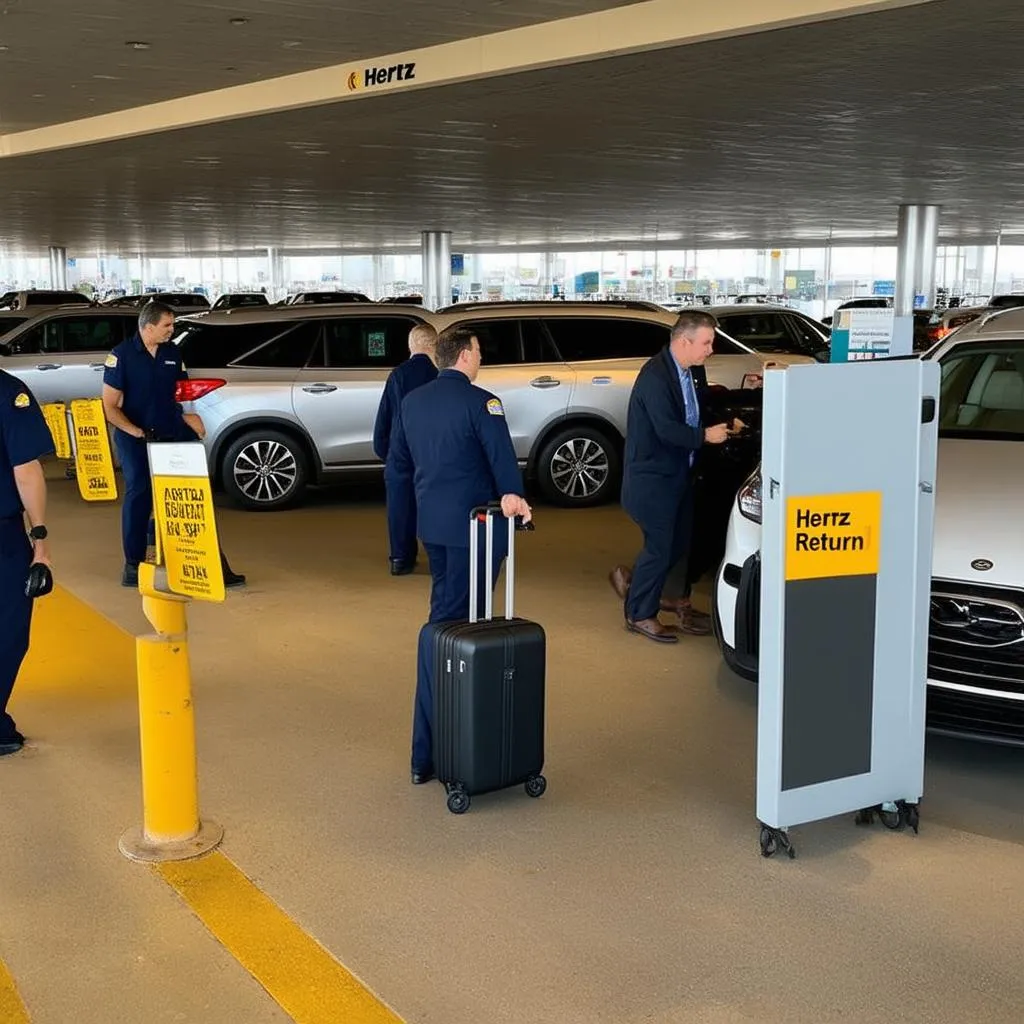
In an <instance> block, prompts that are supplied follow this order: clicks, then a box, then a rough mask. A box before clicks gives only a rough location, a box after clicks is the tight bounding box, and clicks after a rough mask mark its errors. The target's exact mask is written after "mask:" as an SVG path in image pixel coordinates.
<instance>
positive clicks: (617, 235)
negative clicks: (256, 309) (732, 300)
mask: <svg viewBox="0 0 1024 1024" xmlns="http://www.w3.org/2000/svg"><path fill="white" fill-rule="evenodd" d="M51 6H53V7H56V6H58V5H57V4H56V3H54V4H52V5H51ZM135 6H138V7H142V8H143V9H146V8H150V7H151V6H152V5H151V4H149V3H148V0H147V2H146V3H141V4H136V5H130V4H128V3H127V2H126V3H124V4H122V3H119V2H117V0H98V2H94V3H92V4H90V5H89V7H90V16H92V15H93V14H94V13H95V11H97V10H100V11H102V10H115V9H121V10H124V11H128V10H132V9H134V7H135ZM178 6H179V5H176V6H175V18H176V20H177V18H178V13H177V12H178ZM180 6H181V7H182V8H184V7H186V6H194V7H195V8H196V9H197V10H198V8H199V7H200V6H202V7H203V8H204V9H206V8H207V5H205V4H204V5H199V4H194V5H187V4H181V5H180ZM332 6H333V5H331V4H329V3H328V0H323V2H319V0H317V2H314V0H304V2H300V0H296V2H294V3H285V2H276V0H274V2H270V0H268V2H265V3H261V2H259V0H243V3H242V4H241V5H240V6H239V8H238V9H242V8H243V7H244V8H245V9H246V10H247V12H248V13H249V14H250V15H251V16H252V17H253V21H252V23H251V24H252V25H255V23H256V17H255V13H254V12H255V11H257V10H267V11H269V10H271V9H274V8H284V9H291V10H293V11H296V12H303V13H304V15H305V16H306V19H307V20H308V21H309V22H310V23H311V26H312V24H313V23H316V25H317V27H321V31H320V32H318V33H317V35H318V36H322V37H325V38H326V37H328V36H329V35H330V33H328V32H325V31H322V22H318V20H317V19H318V13H317V12H319V14H320V15H322V16H323V17H324V18H327V17H329V14H328V13H327V12H328V10H329V8H331V7H332ZM358 6H360V5H358V4H356V3H352V2H351V0H350V2H349V3H347V4H345V5H344V7H345V9H346V10H347V11H349V12H350V13H349V15H348V17H349V18H350V19H351V20H353V21H358V19H356V18H355V17H354V15H352V14H351V12H352V11H354V10H356V8H357V7H358ZM425 6H426V5H421V4H418V3H413V2H412V0H365V3H364V4H362V7H363V9H364V10H365V11H377V10H378V9H382V10H383V9H387V8H391V13H392V15H395V16H397V15H398V14H399V13H400V12H401V14H402V19H405V20H406V21H407V16H408V17H411V16H412V12H413V11H415V10H419V9H420V8H421V7H425ZM608 6H612V5H611V4H609V3H603V4H601V3H591V4H586V3H584V2H583V0H576V2H574V3H573V4H571V5H570V4H562V5H560V8H561V10H560V13H559V14H556V13H555V12H554V10H553V7H554V5H552V4H548V3H542V2H540V0H535V2H534V3H533V4H532V8H531V5H528V4H526V3H521V2H517V3H516V8H517V12H518V14H517V16H522V14H523V12H528V11H530V10H531V9H532V10H533V11H534V13H535V14H537V13H539V14H541V15H544V16H547V17H551V16H560V15H561V14H569V13H581V12H582V11H583V10H584V9H593V8H599V7H608ZM504 7H505V5H503V4H499V5H497V6H496V5H494V4H490V3H486V2H483V0H470V2H469V3H465V2H463V3H462V4H460V8H461V9H462V10H463V11H469V12H473V11H474V10H475V11H476V13H466V14H463V15H455V14H454V13H453V12H454V11H455V10H456V5H455V4H454V3H435V4H432V5H431V6H430V17H429V18H427V19H426V20H427V21H428V22H429V23H430V26H431V31H432V32H433V33H435V35H432V36H430V39H431V41H434V40H435V39H440V38H442V37H443V36H445V34H446V33H447V37H448V38H452V37H454V36H455V35H457V34H459V33H460V32H464V31H467V30H471V31H473V32H476V31H478V30H479V29H482V28H494V27H509V26H510V25H511V24H513V22H512V21H511V20H506V21H501V22H499V21H497V20H496V19H499V18H506V19H510V18H511V17H512V16H511V15H510V14H508V13H507V12H505V10H504ZM216 10H217V11H218V12H219V14H218V16H219V17H221V18H222V19H223V20H224V21H226V20H227V18H228V17H229V16H231V15H233V14H234V12H235V10H236V8H235V7H234V6H231V7H227V6H225V7H224V8H217V9H216ZM446 11H447V12H448V13H445V12H446ZM363 17H364V18H365V19H367V20H368V21H372V22H373V24H374V25H377V22H378V21H384V20H385V19H384V17H383V16H381V17H379V18H378V17H377V15H375V14H374V15H371V14H365V15H363ZM296 18H297V19H298V14H296ZM488 19H490V20H488ZM360 24H361V23H360ZM403 24H405V22H404V21H403ZM405 27H408V25H405ZM3 28H4V19H2V18H0V33H2V31H3ZM309 30H310V31H313V30H314V29H313V28H312V27H310V29H309ZM143 31H144V29H143V28H142V27H139V28H136V27H135V26H134V25H133V26H132V28H131V32H130V33H129V28H128V27H127V23H122V24H119V25H118V31H117V33H116V35H117V37H118V40H119V44H118V45H119V46H120V47H121V49H120V50H118V51H117V53H118V58H119V59H121V60H123V59H124V57H125V54H124V53H123V52H122V51H123V50H124V47H123V40H122V37H125V38H127V37H129V36H130V35H135V34H143ZM149 31H150V34H151V35H155V34H156V29H155V28H152V27H151V28H150V29H149ZM353 31H355V29H353ZM374 31H376V32H377V35H376V37H375V38H371V37H372V36H373V32H371V31H370V30H368V29H367V30H365V33H364V34H363V35H360V36H359V41H358V43H355V42H353V44H352V47H351V50H352V52H353V53H355V52H357V51H358V52H359V53H361V54H364V55H365V54H366V53H372V52H378V51H380V52H387V51H393V50H396V49H398V48H399V46H400V45H405V41H404V37H403V40H399V39H398V37H397V36H396V34H395V33H394V32H391V31H390V30H388V29H387V28H385V29H381V28H380V27H379V26H378V28H377V29H375V30H374ZM288 34H289V33H286V32H277V31H275V32H270V33H268V34H267V36H266V38H265V39H264V42H263V44H261V45H263V46H264V48H265V51H266V52H267V53H269V52H270V49H272V40H271V38H270V37H271V36H274V37H276V38H277V39H278V40H280V39H282V38H285V37H286V36H288ZM293 34H294V33H293ZM201 35H202V32H201V31H200V32H198V33H197V36H201ZM412 35H415V36H416V40H415V41H416V42H422V41H423V39H424V33H423V32H422V31H418V32H412V31H411V30H410V36H412ZM4 38H7V37H6V36H4ZM306 38H310V37H309V36H308V35H307V37H306ZM1022 38H1024V4H1021V3H1020V0H969V2H968V0H937V2H935V3H932V4H928V5H925V6H923V7H912V8H904V9H900V10H894V11H891V12H887V13H877V14H867V15H860V16H857V17H854V18H849V19H844V20H841V21H831V22H825V23H821V24H818V25H811V26H804V27H798V28H787V29H780V30H776V31H773V32H768V33H761V34H757V35H749V36H743V37H737V38H733V39H726V40H719V41H714V42H707V43H700V44H695V45H691V46H686V47H681V48H677V49H670V50H661V51H654V52H650V53H646V54H642V55H639V56H630V57H617V58H610V59H606V60H599V61H592V62H590V63H584V64H578V65H574V66H569V67H563V68H556V69H548V70H543V71H534V72H529V73H523V74H517V75H512V76H506V77H501V78H492V79H488V80H481V81H474V82H467V83H463V84H458V85H448V86H443V87H438V88H432V89H424V90H421V91H417V92H412V91H410V92H401V91H399V92H395V93H391V94H387V95H381V96H379V97H374V98H373V99H367V100H363V101H361V102H358V103H339V104H335V105H333V106H326V107H317V108H314V109H306V110H296V111H290V112H287V113H279V114H273V115H267V116H262V117H258V118H250V119H248V120H244V121H235V122H228V123H223V124H215V125H208V126H204V127H198V128H188V129H182V130H180V131H176V132H171V133H166V134H161V135H152V136H146V137H140V138H134V139H128V140H124V141H119V142H112V143H107V144H104V145H100V146H93V147H90V148H87V149H78V150H65V151H60V152H51V153H48V154H40V155H33V156H26V157H18V158H12V159H8V160H3V161H0V194H2V195H3V196H4V201H3V215H2V220H0V243H2V244H3V245H4V247H5V248H7V249H8V250H11V251H33V252H34V251H38V250H39V248H40V246H45V244H46V243H47V242H54V243H57V244H64V245H67V246H68V249H69V252H70V253H71V254H76V253H78V254H82V255H87V254H89V253H90V252H95V251H102V252H116V251H121V252H124V253H134V252H139V251H144V252H151V253H157V252H168V251H175V252H195V253H199V252H214V251H217V250H248V249H253V248H256V247H259V246H266V245H268V244H277V245H280V246H282V247H286V248H289V249H302V248H317V247H336V246H342V247H345V248H349V249H353V250H362V251H367V250H380V249H386V248H389V247H392V246H414V245H417V244H418V239H419V231H420V230H421V229H425V228H446V229H450V230H451V231H452V233H453V235H452V244H453V246H454V247H455V248H456V249H458V248H460V247H461V248H472V247H487V246H499V245H502V246H504V245H538V246H539V245H565V246H571V245H573V244H580V245H586V244H593V243H595V242H597V241H606V240H607V241H610V242H615V241H616V240H641V239H642V240H646V241H647V242H648V243H651V244H653V243H654V242H655V241H659V242H661V243H662V244H672V247H673V248H682V247H684V246H687V247H710V248H715V247H720V246H726V245H735V244H743V243H744V242H747V243H748V244H751V245H762V244H799V243H801V242H803V244H805V245H813V244H821V243H822V242H823V241H824V240H825V238H826V237H828V235H829V233H830V232H831V233H832V234H833V237H835V238H838V239H843V238H849V237H853V236H856V237H865V238H870V237H875V236H888V235H891V234H892V233H893V232H894V229H895V220H896V206H897V205H898V204H899V203H901V202H935V203H939V204H941V205H942V207H943V213H942V229H943V234H944V236H946V237H948V238H955V239H957V240H961V239H962V240H965V241H967V240H971V239H975V238H979V239H983V240H985V241H991V240H992V238H993V237H994V235H995V232H996V231H997V230H998V229H999V227H1000V225H1002V226H1003V228H1004V231H1005V232H1007V233H1008V234H1015V235H1024V173H1022V172H1024V141H1022V138H1021V136H1020V133H1019V132H1016V131H1015V130H1014V129H1013V124H1014V118H1013V116H1012V112H1013V111H1014V110H1015V109H1016V106H1017V103H1018V99H1019V89H1020V87H1019V80H1020V72H1019V61H1020V58H1019V55H1018V49H1019V41H1020V40H1021V39H1022ZM410 41H411V40H410ZM193 44H194V40H193V36H192V32H191V30H190V31H189V33H188V44H187V49H188V53H189V56H188V59H187V60H183V59H182V53H183V51H184V49H185V47H184V46H183V45H182V44H181V43H176V47H177V62H176V63H175V68H176V69H177V70H175V72H174V74H179V73H180V74H182V75H183V77H182V79H181V84H177V85H175V86H174V87H173V88H174V90H175V91H180V89H181V88H182V87H183V84H184V86H185V87H187V88H188V90H189V91H190V92H195V91H198V90H200V89H207V88H212V87H214V86H215V85H216V84H217V82H216V81H215V80H214V77H215V76H212V72H210V73H207V74H204V75H202V76H200V77H198V78H196V80H195V81H189V82H186V78H187V67H188V66H189V65H193V64H196V63H200V64H201V63H202V62H201V61H198V62H197V60H196V59H195V58H194V57H193V48H194V47H193ZM195 46H196V47H198V48H200V49H201V48H204V47H205V46H206V42H205V40H203V41H201V42H199V43H195ZM268 48H269V49H268ZM242 49H245V48H242V47H237V46H232V47H230V48H227V47H226V46H225V49H224V54H223V55H221V56H219V57H218V60H223V61H224V62H227V61H228V59H229V58H228V54H230V60H231V61H232V62H234V64H235V65H238V66H241V65H240V64H239V62H240V61H241V60H242V57H241V56H240V55H239V54H240V51H241V50H242ZM196 52H198V49H197V50H196ZM324 52H325V51H322V52H321V56H320V57H319V58H318V61H317V62H321V61H322V60H323V59H328V60H336V59H339V58H340V51H338V52H336V53H332V54H331V55H330V56H329V57H327V58H324V56H323V53H324ZM274 55H275V57H276V58H278V62H277V63H270V62H269V58H268V63H267V66H266V73H267V74H270V73H280V72H283V71H288V70H296V69H297V68H298V67H299V65H296V64H290V65H289V64H287V63H284V62H286V61H289V60H292V59H297V58H295V57H294V55H290V54H287V53H283V52H281V51H280V50H275V51H274ZM0 56H2V57H4V58H5V59H6V58H7V57H9V56H10V54H9V53H8V54H0ZM147 59H149V57H148V55H147ZM53 63H54V64H55V65H58V66H59V65H60V64H61V61H60V60H58V59H56V56H55V59H54V62H53ZM79 63H81V62H80V61H79ZM55 74H57V73H55ZM64 74H69V72H65V73H64ZM40 76H41V78H45V75H44V74H42V73H40ZM58 77H59V74H58ZM173 77H174V76H173V75H170V76H169V78H168V80H166V81H164V82H163V83H162V85H166V86H167V87H168V89H169V90H170V89H171V86H170V84H169V82H170V79H172V78H173ZM3 94H4V95H11V90H10V87H9V84H7V83H4V85H3ZM169 94H170V92H167V93H163V94H161V95H169ZM121 95H122V98H123V94H121ZM133 96H134V97H135V99H136V100H137V101H138V102H143V101H148V100H152V99H155V98H159V96H158V95H157V93H156V92H153V93H143V92H140V93H138V94H135V93H133ZM1008 112H1009V113H1008ZM61 116H66V115H61Z"/></svg>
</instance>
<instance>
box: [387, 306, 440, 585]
mask: <svg viewBox="0 0 1024 1024" xmlns="http://www.w3.org/2000/svg"><path fill="white" fill-rule="evenodd" d="M436 346H437V331H435V330H434V328H433V327H431V326H430V324H417V325H416V326H415V327H414V328H413V329H412V330H411V331H410V332H409V353H410V355H409V358H408V359H407V360H406V361H405V362H404V363H402V365H401V366H397V367H395V369H394V370H392V371H391V373H390V375H389V376H388V380H387V383H386V384H385V385H384V394H383V395H381V399H380V406H379V407H378V409H377V421H376V423H375V424H374V426H373V451H374V454H375V455H376V456H377V458H378V459H380V460H381V462H383V463H384V487H385V489H386V492H387V507H388V544H389V549H390V558H389V563H390V565H391V575H392V576H404V575H405V574H406V573H410V572H412V571H413V569H415V568H416V554H417V548H416V492H415V490H414V488H413V481H412V472H411V471H408V472H402V471H400V470H399V469H398V468H397V466H396V465H395V460H394V459H393V458H392V455H391V435H392V433H393V431H394V424H395V420H396V419H397V418H398V414H399V410H400V409H401V406H402V399H404V398H405V396H406V395H408V394H409V393H410V392H412V391H415V390H416V388H418V387H422V386H423V385H424V384H429V383H430V382H431V381H432V380H434V379H435V378H436V377H437V367H436V366H435V365H434V349H435V348H436Z"/></svg>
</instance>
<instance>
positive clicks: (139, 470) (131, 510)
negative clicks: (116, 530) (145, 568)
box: [114, 430, 153, 565]
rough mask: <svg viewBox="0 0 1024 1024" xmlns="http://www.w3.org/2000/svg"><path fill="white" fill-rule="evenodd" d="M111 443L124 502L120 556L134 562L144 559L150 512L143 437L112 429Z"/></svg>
mask: <svg viewBox="0 0 1024 1024" xmlns="http://www.w3.org/2000/svg"><path fill="white" fill-rule="evenodd" d="M114 446H115V447H116V448H117V457H118V459H120V461H121V472H122V473H123V474H124V503H123V504H122V505H121V543H122V545H123V547H124V560H125V561H126V562H128V563H129V564H130V565H138V564H139V563H140V562H144V561H145V560H146V540H147V536H146V535H147V532H148V530H149V517H150V516H151V515H152V514H153V486H152V482H151V480H150V477H149V454H148V451H147V448H146V441H145V439H144V438H140V437H132V436H131V435H129V434H126V433H125V432H124V431H123V430H115V431H114Z"/></svg>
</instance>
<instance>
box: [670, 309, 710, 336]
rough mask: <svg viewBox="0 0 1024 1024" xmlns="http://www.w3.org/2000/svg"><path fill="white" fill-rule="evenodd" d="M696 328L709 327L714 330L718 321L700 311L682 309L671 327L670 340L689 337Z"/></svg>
mask: <svg viewBox="0 0 1024 1024" xmlns="http://www.w3.org/2000/svg"><path fill="white" fill-rule="evenodd" d="M698 327H710V328H711V329H712V330H714V329H715V328H716V327H718V321H717V320H716V319H715V318H714V317H713V316H712V315H711V314H710V313H705V312H704V310H702V309H684V310H683V311H682V312H681V313H680V314H679V316H678V317H677V318H676V322H675V323H674V324H673V325H672V340H673V341H675V339H676V338H681V337H683V336H684V335H690V334H692V333H693V332H694V331H695V330H697V328H698Z"/></svg>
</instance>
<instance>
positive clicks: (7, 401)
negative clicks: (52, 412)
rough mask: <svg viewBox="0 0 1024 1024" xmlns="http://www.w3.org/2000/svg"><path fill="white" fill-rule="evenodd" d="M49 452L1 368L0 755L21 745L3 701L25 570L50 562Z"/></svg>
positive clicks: (22, 614)
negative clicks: (46, 471)
mask: <svg viewBox="0 0 1024 1024" xmlns="http://www.w3.org/2000/svg"><path fill="white" fill-rule="evenodd" d="M52 452H53V439H52V437H51V436H50V430H49V428H48V427H47V425H46V420H45V419H44V418H43V413H42V410H41V409H40V408H39V405H38V404H37V403H36V400H35V398H34V396H33V395H32V392H31V391H29V389H28V388H27V387H25V385H24V384H22V382H21V381H20V380H18V378H17V377H12V376H11V375H10V374H8V373H4V372H3V371H0V609H2V614H3V628H0V757H4V756H5V755H7V754H15V753H17V752H18V751H19V750H21V748H22V746H23V745H24V743H25V737H24V736H22V735H21V733H20V732H18V729H17V727H16V726H15V724H14V719H13V718H11V716H10V715H9V714H8V713H7V701H8V700H9V699H10V696H11V691H12V690H13V689H14V683H15V680H16V679H17V678H18V672H19V671H20V669H21V663H22V661H23V660H24V659H25V655H26V654H27V653H28V645H29V630H30V626H31V623H32V597H31V596H30V595H29V592H28V585H27V581H28V576H29V570H30V569H31V567H32V566H33V565H35V564H36V563H42V564H43V565H46V566H49V564H50V556H49V552H48V549H47V543H46V526H45V523H46V477H45V476H44V475H43V467H42V464H41V463H40V461H39V460H40V459H41V458H43V456H45V455H49V454H51V453H52ZM26 517H27V519H28V526H29V531H28V534H27V535H26V532H25V520H26Z"/></svg>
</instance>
